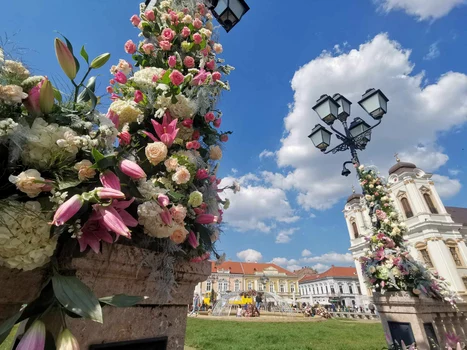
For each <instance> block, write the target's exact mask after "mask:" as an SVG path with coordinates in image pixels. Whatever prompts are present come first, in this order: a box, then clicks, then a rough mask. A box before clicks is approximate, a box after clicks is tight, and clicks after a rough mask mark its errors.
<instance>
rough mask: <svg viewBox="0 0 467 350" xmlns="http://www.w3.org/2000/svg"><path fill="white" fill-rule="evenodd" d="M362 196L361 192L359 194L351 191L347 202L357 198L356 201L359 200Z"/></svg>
mask: <svg viewBox="0 0 467 350" xmlns="http://www.w3.org/2000/svg"><path fill="white" fill-rule="evenodd" d="M362 197H363V194H360V193H352V194H351V195H350V196H349V198H347V203H350V202H352V201H353V200H355V199H357V200H358V201H360V198H362Z"/></svg>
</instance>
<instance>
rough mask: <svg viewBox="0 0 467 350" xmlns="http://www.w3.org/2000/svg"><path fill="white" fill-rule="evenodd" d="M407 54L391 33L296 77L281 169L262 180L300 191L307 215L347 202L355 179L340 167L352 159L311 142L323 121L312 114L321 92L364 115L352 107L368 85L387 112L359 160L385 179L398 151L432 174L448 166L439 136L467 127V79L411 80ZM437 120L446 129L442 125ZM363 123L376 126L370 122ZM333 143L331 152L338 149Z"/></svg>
mask: <svg viewBox="0 0 467 350" xmlns="http://www.w3.org/2000/svg"><path fill="white" fill-rule="evenodd" d="M410 54H411V51H410V50H407V49H404V48H402V47H401V45H400V44H399V43H397V42H395V41H391V40H390V39H389V37H388V35H387V34H379V35H377V36H376V37H374V38H373V39H372V40H370V41H369V42H367V43H365V44H362V45H360V47H359V48H358V49H353V50H350V51H349V52H347V53H342V54H340V55H337V56H335V55H332V54H331V53H324V54H322V55H321V56H319V57H318V58H316V59H314V60H312V61H310V62H309V63H307V64H306V65H304V66H303V67H301V68H300V69H299V70H298V71H296V72H295V75H294V77H293V79H292V89H293V90H294V103H293V105H292V107H291V111H290V113H289V115H288V116H287V117H286V118H285V129H286V130H285V135H284V137H283V139H282V140H281V147H280V149H279V150H278V151H277V152H276V157H277V164H278V166H279V167H281V168H282V169H283V170H282V171H281V172H275V173H274V172H263V173H262V174H261V175H262V178H263V179H264V180H265V181H267V182H269V183H270V184H271V186H272V187H274V188H280V189H283V190H296V191H297V192H298V194H297V198H296V199H297V202H298V204H299V205H301V206H302V207H303V208H304V209H308V210H309V209H318V210H325V209H328V208H330V207H332V206H333V205H334V204H336V203H337V202H338V201H339V200H340V198H342V197H345V196H347V195H348V194H349V192H350V188H351V185H352V184H353V183H354V181H355V180H354V179H353V177H352V176H349V177H348V178H343V177H342V176H341V175H340V169H341V167H342V163H343V162H344V161H347V160H349V157H350V154H349V153H347V152H340V153H337V154H335V155H327V156H323V154H322V153H321V152H320V151H319V150H317V149H316V148H315V147H314V146H313V145H312V143H311V142H309V140H308V138H307V136H308V134H309V132H310V131H311V129H312V128H313V127H314V125H315V124H316V123H318V122H319V118H318V116H317V115H314V117H311V116H310V111H312V107H313V106H314V104H315V103H316V100H317V99H318V98H319V97H320V96H321V95H322V94H324V93H327V94H329V95H331V94H333V93H336V92H339V93H341V94H343V95H345V96H346V97H347V98H349V99H350V100H351V101H353V102H354V104H353V105H352V108H353V111H354V113H353V114H354V115H355V116H356V115H358V116H361V115H362V114H363V111H362V110H361V108H360V107H359V106H358V104H357V103H355V102H357V101H358V100H359V99H360V98H361V94H362V93H364V92H365V91H366V90H367V89H368V88H371V87H375V88H380V89H381V90H382V91H383V92H384V93H385V94H386V96H387V97H388V98H389V100H390V102H389V107H388V108H389V111H388V114H387V115H386V116H385V117H384V118H383V121H382V125H381V126H379V127H378V128H376V129H374V130H373V137H372V140H371V142H370V143H369V144H368V146H367V149H366V150H365V152H363V153H361V154H360V161H361V162H362V163H363V164H373V165H376V166H377V167H378V168H379V169H380V170H381V173H382V175H386V174H387V169H389V167H391V166H392V165H393V164H394V163H395V160H394V157H393V155H394V153H395V152H399V153H400V154H403V155H404V156H407V160H408V159H410V161H412V162H414V163H415V164H417V166H419V167H420V168H422V169H423V168H425V169H424V170H427V171H436V170H437V169H438V168H439V167H440V166H441V165H444V164H445V163H446V162H447V160H448V156H447V155H446V154H445V153H443V150H442V149H441V148H440V147H439V145H438V144H437V135H438V133H439V132H441V131H448V130H451V129H453V128H455V127H459V126H461V125H462V124H464V123H465V122H466V121H467V118H466V117H467V100H466V99H465V95H466V94H467V76H466V75H464V74H461V73H456V72H448V73H446V74H444V75H442V76H441V77H440V78H439V79H438V81H436V82H434V83H432V84H430V85H426V86H425V85H424V83H423V81H424V75H423V73H420V74H417V75H414V74H413V70H414V64H413V63H412V62H411V61H410ZM317 81H319V82H320V83H319V84H316V83H315V82H317ZM440 115H442V116H443V123H440V122H439V118H440ZM364 119H366V120H367V121H368V122H369V123H370V124H372V123H374V122H373V121H372V120H371V118H370V117H368V116H366V117H364ZM336 127H338V126H337V125H336ZM333 138H334V140H333V142H332V143H333V144H332V145H331V146H335V145H337V142H336V141H337V140H336V139H335V137H334V136H333ZM403 160H405V159H403ZM436 180H440V181H443V183H442V185H443V186H447V187H448V188H449V191H444V194H448V195H450V194H452V193H454V191H455V189H456V188H460V187H459V186H457V187H456V185H455V184H456V183H457V180H452V179H449V178H442V177H435V178H434V181H435V182H436Z"/></svg>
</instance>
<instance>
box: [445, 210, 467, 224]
mask: <svg viewBox="0 0 467 350" xmlns="http://www.w3.org/2000/svg"><path fill="white" fill-rule="evenodd" d="M445 208H446V211H447V212H448V213H449V214H450V215H451V217H452V220H453V221H454V222H455V223H458V224H462V225H464V226H467V208H458V207H445Z"/></svg>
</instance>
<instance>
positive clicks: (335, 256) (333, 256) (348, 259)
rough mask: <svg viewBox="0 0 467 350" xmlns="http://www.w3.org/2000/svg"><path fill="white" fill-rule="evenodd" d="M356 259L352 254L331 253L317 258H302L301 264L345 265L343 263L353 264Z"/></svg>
mask: <svg viewBox="0 0 467 350" xmlns="http://www.w3.org/2000/svg"><path fill="white" fill-rule="evenodd" d="M353 261H354V259H353V257H352V254H350V253H345V254H340V253H335V252H329V253H325V254H323V255H317V256H308V257H305V258H301V259H300V262H301V263H314V262H316V263H336V264H343V263H353Z"/></svg>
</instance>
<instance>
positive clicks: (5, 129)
mask: <svg viewBox="0 0 467 350" xmlns="http://www.w3.org/2000/svg"><path fill="white" fill-rule="evenodd" d="M17 126H18V123H15V121H14V120H13V119H11V118H6V119H3V120H0V137H2V136H9V135H11V134H12V133H13V132H14V131H15V130H16V127H17Z"/></svg>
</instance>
